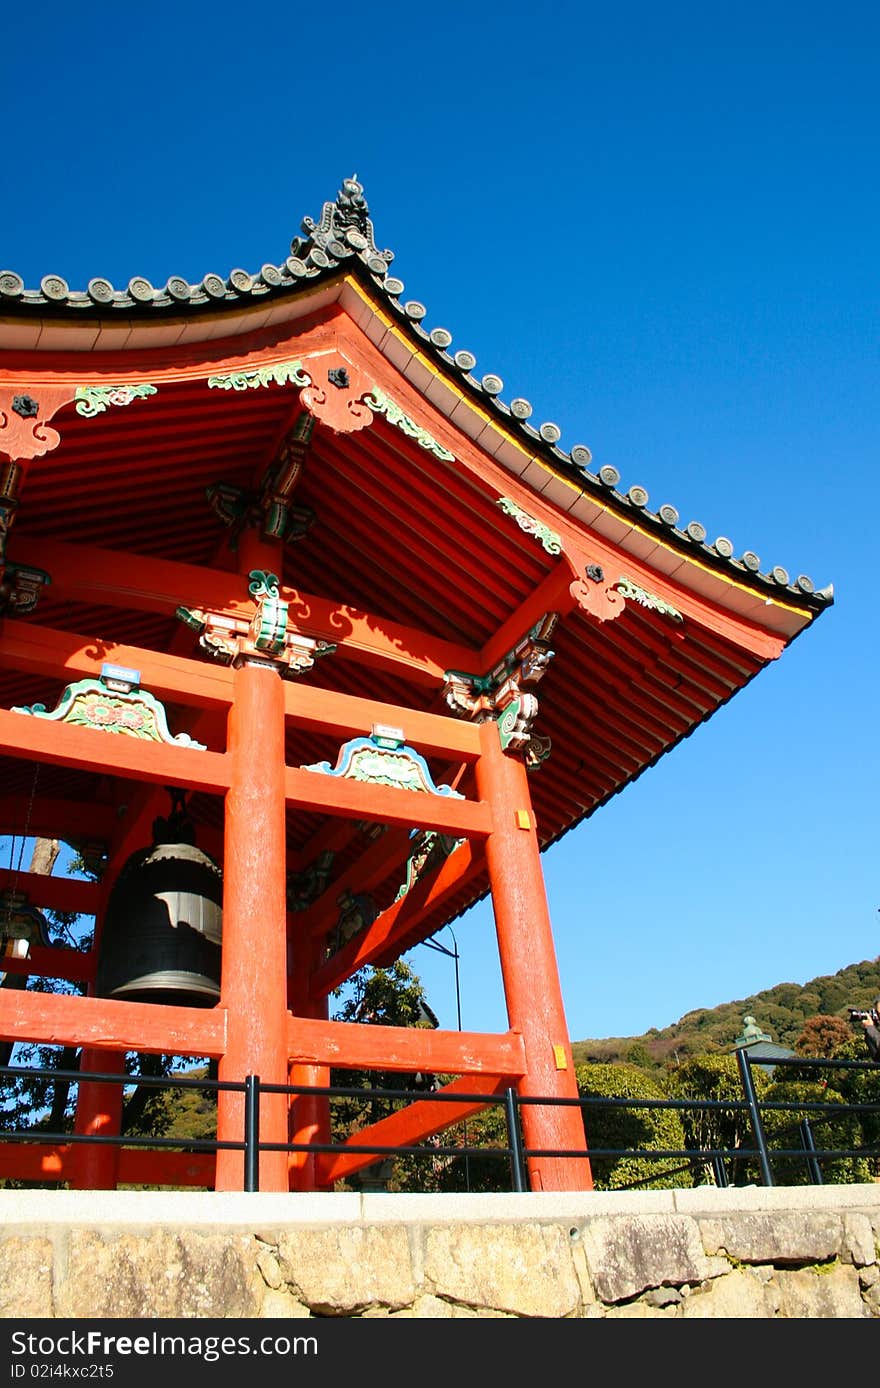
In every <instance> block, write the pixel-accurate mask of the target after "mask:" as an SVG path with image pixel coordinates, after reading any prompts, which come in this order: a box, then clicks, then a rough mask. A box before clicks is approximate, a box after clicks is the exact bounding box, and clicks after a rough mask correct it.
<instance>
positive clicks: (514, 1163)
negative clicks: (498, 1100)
mask: <svg viewBox="0 0 880 1388" xmlns="http://www.w3.org/2000/svg"><path fill="white" fill-rule="evenodd" d="M504 1114H505V1117H506V1119H507V1141H508V1146H509V1147H510V1174H511V1176H512V1177H513V1189H514V1190H515V1191H517V1192H519V1193H522V1192H524V1191H527V1190H528V1185H527V1184H526V1159H525V1153H524V1151H523V1144H522V1137H521V1135H520V1130H519V1115H518V1113H517V1111H516V1094H515V1093H514V1091H513V1090H512V1089H505V1091H504Z"/></svg>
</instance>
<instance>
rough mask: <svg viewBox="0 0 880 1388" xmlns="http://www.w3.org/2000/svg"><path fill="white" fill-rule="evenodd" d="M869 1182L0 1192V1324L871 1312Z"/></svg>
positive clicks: (872, 1205) (874, 1221) (878, 1219)
mask: <svg viewBox="0 0 880 1388" xmlns="http://www.w3.org/2000/svg"><path fill="white" fill-rule="evenodd" d="M878 1240H880V1186H877V1185H865V1186H824V1187H798V1188H791V1189H771V1190H767V1189H762V1188H754V1187H749V1188H745V1189H743V1188H732V1189H729V1190H715V1189H711V1188H706V1189H701V1190H689V1191H662V1192H661V1191H658V1192H642V1193H638V1194H618V1193H615V1192H606V1191H602V1192H590V1193H583V1194H568V1195H554V1194H552V1193H549V1192H547V1193H536V1194H526V1195H515V1194H511V1195H460V1196H433V1195H432V1196H422V1195H389V1194H355V1193H340V1194H328V1195H298V1194H292V1195H288V1196H284V1195H268V1194H231V1195H227V1194H222V1193H209V1194H205V1193H200V1194H189V1193H187V1192H179V1191H169V1192H154V1191H147V1192H142V1191H118V1192H117V1191H112V1192H110V1191H108V1192H77V1191H6V1192H0V1245H2V1247H0V1318H5V1319H10V1318H16V1319H31V1318H35V1319H53V1318H64V1319H88V1318H138V1319H149V1318H154V1317H155V1318H169V1317H171V1318H184V1317H185V1318H199V1317H205V1318H212V1319H213V1318H242V1319H249V1320H251V1319H253V1320H260V1319H266V1318H271V1319H306V1318H309V1317H322V1318H326V1317H328V1316H329V1317H357V1316H366V1317H407V1318H412V1317H419V1318H431V1319H436V1318H448V1319H452V1318H466V1317H469V1318H473V1317H495V1318H499V1317H502V1318H503V1317H514V1318H522V1317H525V1318H540V1319H551V1318H552V1319H597V1318H618V1319H619V1318H634V1317H635V1318H649V1317H665V1318H688V1319H702V1320H706V1319H729V1318H750V1319H755V1318H759V1319H769V1318H775V1317H778V1318H785V1319H792V1318H810V1319H816V1318H828V1319H832V1318H833V1319H840V1318H841V1317H844V1318H845V1317H854V1318H868V1317H878V1316H880V1264H878V1251H877V1250H878Z"/></svg>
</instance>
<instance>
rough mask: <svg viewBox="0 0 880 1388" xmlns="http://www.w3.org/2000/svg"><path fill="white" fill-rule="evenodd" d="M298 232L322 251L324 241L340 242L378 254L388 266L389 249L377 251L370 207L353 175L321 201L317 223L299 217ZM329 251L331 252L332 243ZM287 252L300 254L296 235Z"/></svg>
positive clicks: (390, 252)
mask: <svg viewBox="0 0 880 1388" xmlns="http://www.w3.org/2000/svg"><path fill="white" fill-rule="evenodd" d="M302 231H303V232H304V233H305V235H306V237H307V238H308V241H310V242H311V243H312V244H313V245H315V246H319V247H320V248H321V249H322V250H324V249H325V248H327V246H328V242H332V241H341V242H343V243H347V244H348V245H349V246H350V247H352V248H353V249H354V250H357V251H361V252H365V251H368V250H369V251H372V252H373V253H374V254H376V255H378V256H380V257H381V259H382V260H384V261H385V263H386V265H390V264H391V261H392V260H393V259H394V253H393V252H392V251H380V250H379V249H378V248H377V246H376V241H375V237H374V235H373V223H372V222H371V221H370V209H369V207H368V206H367V200H366V198H365V197H364V189H363V184H361V183H359V182H358V176H357V174H352V176H351V178H344V179H343V180H342V187H341V188H340V190H339V192H338V193H337V194H336V200H335V201H334V202H325V203H324V208H323V211H322V212H321V220H320V221H319V222H315V221H314V220H313V219H312V218H311V217H304V218H303V221H302ZM330 250H331V253H332V246H331V247H330ZM291 251H292V253H293V254H294V255H302V252H303V243H302V242H301V241H300V240H299V238H296V239H295V240H294V241H293V243H292V245H291ZM349 254H350V252H349Z"/></svg>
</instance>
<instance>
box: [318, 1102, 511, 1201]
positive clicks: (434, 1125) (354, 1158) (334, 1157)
mask: <svg viewBox="0 0 880 1388" xmlns="http://www.w3.org/2000/svg"><path fill="white" fill-rule="evenodd" d="M509 1086H510V1076H503V1077H502V1076H496V1077H494V1078H489V1077H487V1076H485V1075H481V1076H480V1079H479V1082H478V1083H475V1082H474V1080H473V1079H471V1078H470V1077H469V1076H467V1075H464V1076H461V1077H459V1078H458V1079H455V1080H453V1081H452V1082H451V1084H447V1085H444V1086H443V1088H442V1089H440V1090H439V1091H438V1092H439V1093H441V1094H455V1093H456V1092H458V1093H462V1094H474V1093H485V1094H486V1096H487V1098H491V1097H495V1096H497V1095H498V1094H500V1093H502V1092H503V1091H504V1090H505V1089H507V1088H509ZM488 1107H489V1105H488V1104H487V1103H481V1102H479V1101H478V1100H476V1101H475V1100H472V1099H469V1100H462V1101H461V1102H460V1103H457V1104H453V1103H443V1102H439V1101H437V1100H431V1099H420V1100H418V1101H417V1102H416V1103H412V1104H409V1105H408V1106H407V1107H406V1108H403V1109H399V1110H398V1111H397V1112H396V1113H392V1114H390V1115H389V1116H388V1117H387V1118H382V1119H380V1120H379V1122H378V1123H373V1124H371V1125H370V1127H368V1128H361V1129H359V1130H358V1132H356V1133H354V1134H353V1136H352V1137H350V1138H349V1139H348V1140H349V1142H351V1143H352V1144H353V1145H354V1146H356V1147H365V1146H367V1144H368V1143H371V1142H375V1143H376V1145H377V1146H378V1147H409V1146H413V1145H415V1144H416V1143H417V1142H424V1140H425V1138H426V1137H432V1136H433V1135H434V1134H435V1133H442V1132H444V1131H445V1130H446V1129H447V1128H451V1127H454V1126H455V1124H456V1123H462V1122H464V1121H465V1120H466V1119H468V1118H473V1116H474V1115H475V1114H477V1113H482V1112H483V1111H484V1110H485V1109H486V1108H488ZM376 1160H377V1158H376V1155H375V1154H370V1153H367V1152H352V1153H351V1154H350V1155H349V1156H346V1155H345V1154H344V1153H331V1152H324V1153H319V1155H318V1179H319V1181H320V1183H321V1184H322V1185H330V1184H332V1182H333V1181H339V1180H342V1179H343V1177H345V1176H350V1175H351V1174H352V1173H353V1172H355V1171H359V1170H361V1169H362V1168H363V1167H365V1166H370V1165H372V1163H373V1162H374V1161H376Z"/></svg>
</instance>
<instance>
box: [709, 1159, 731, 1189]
mask: <svg viewBox="0 0 880 1388" xmlns="http://www.w3.org/2000/svg"><path fill="white" fill-rule="evenodd" d="M712 1169H713V1171H714V1172H715V1184H716V1186H718V1188H719V1190H726V1189H727V1187H728V1186H729V1185H730V1182H729V1181H728V1179H727V1167H726V1166H725V1165H724V1158H723V1157H719V1156H714V1157H713V1158H712Z"/></svg>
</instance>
